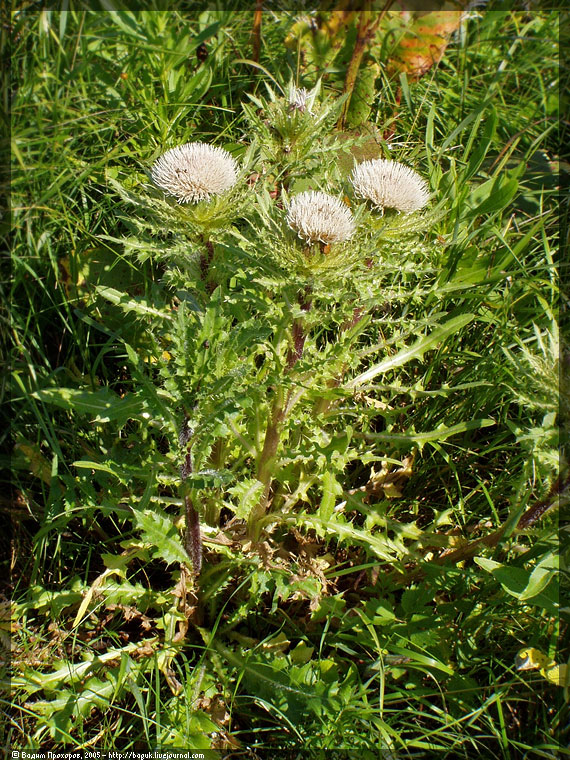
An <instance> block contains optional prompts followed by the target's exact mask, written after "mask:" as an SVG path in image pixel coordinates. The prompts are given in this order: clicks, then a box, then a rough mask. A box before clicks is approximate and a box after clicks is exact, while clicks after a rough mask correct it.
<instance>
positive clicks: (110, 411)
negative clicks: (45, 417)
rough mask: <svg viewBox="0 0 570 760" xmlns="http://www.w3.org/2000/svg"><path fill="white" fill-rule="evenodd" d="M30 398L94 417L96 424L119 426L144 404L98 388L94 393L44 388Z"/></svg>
mask: <svg viewBox="0 0 570 760" xmlns="http://www.w3.org/2000/svg"><path fill="white" fill-rule="evenodd" d="M32 396H33V397H34V398H36V399H38V400H39V401H43V402H44V404H53V405H54V406H58V407H60V408H61V409H66V410H68V411H74V412H77V413H78V414H91V415H94V416H95V418H96V420H97V421H98V422H109V421H111V420H116V421H117V422H118V423H119V424H124V423H125V422H126V421H127V420H128V419H129V418H131V417H136V416H137V415H139V414H140V413H141V412H142V410H143V409H144V402H143V401H142V399H140V398H139V397H138V396H134V395H132V394H127V395H126V396H125V397H124V398H119V396H117V394H116V393H113V391H112V390H110V389H109V388H99V389H98V390H96V391H82V390H79V389H77V388H44V389H43V390H40V391H35V392H34V393H32Z"/></svg>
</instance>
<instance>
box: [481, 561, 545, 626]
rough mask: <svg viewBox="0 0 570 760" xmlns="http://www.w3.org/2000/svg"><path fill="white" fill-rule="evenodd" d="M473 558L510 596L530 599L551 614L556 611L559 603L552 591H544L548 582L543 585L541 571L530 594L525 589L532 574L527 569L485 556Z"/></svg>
mask: <svg viewBox="0 0 570 760" xmlns="http://www.w3.org/2000/svg"><path fill="white" fill-rule="evenodd" d="M474 560H475V562H476V563H477V564H478V565H479V567H481V568H482V569H483V570H486V571H487V572H489V573H491V575H493V577H494V578H496V579H497V580H498V581H499V583H500V584H501V586H502V587H503V589H504V590H505V591H506V592H507V593H508V594H510V595H511V596H514V597H515V598H516V599H518V600H519V601H527V602H528V601H532V603H533V604H536V605H538V606H541V607H544V609H546V610H548V611H549V612H551V613H552V614H557V613H558V610H559V607H560V605H559V603H558V601H557V599H556V598H555V596H553V595H552V593H549V592H547V591H545V589H546V585H548V584H545V585H543V583H544V577H543V575H542V573H539V574H537V575H536V576H535V578H534V579H533V586H534V587H535V588H537V589H539V590H538V591H537V593H533V594H532V596H530V595H529V591H528V590H527V589H528V588H529V585H530V582H531V575H532V574H531V572H530V571H529V570H525V569H524V568H522V567H512V566H510V565H504V564H502V563H501V562H496V561H495V560H492V559H487V558H486V557H474ZM536 569H538V568H535V570H536ZM543 569H544V568H543ZM553 577H554V574H553V575H551V577H550V578H549V579H548V580H549V581H550V580H552V578H553Z"/></svg>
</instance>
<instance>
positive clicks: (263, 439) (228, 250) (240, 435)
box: [123, 86, 434, 575]
mask: <svg viewBox="0 0 570 760" xmlns="http://www.w3.org/2000/svg"><path fill="white" fill-rule="evenodd" d="M316 94H317V91H316V90H313V91H311V92H308V91H307V90H305V89H299V88H295V87H293V86H290V88H289V90H288V92H287V93H285V95H284V97H282V98H279V97H278V96H276V95H275V93H273V92H272V91H270V100H269V102H268V103H266V102H262V101H261V100H259V99H257V98H252V100H253V101H254V103H256V104H257V105H258V106H259V109H260V112H259V113H256V112H255V111H253V110H252V109H251V106H249V105H247V104H246V105H245V106H244V108H245V111H246V114H247V116H248V123H249V133H248V137H249V139H250V141H251V142H250V145H249V147H248V149H247V150H246V152H245V154H244V156H243V158H242V162H241V167H240V168H238V166H237V162H236V161H235V159H234V158H233V157H232V156H231V155H230V154H229V153H227V152H226V151H225V150H223V149H222V148H219V147H214V146H210V145H206V144H201V143H190V144H186V145H182V146H180V147H174V148H171V149H169V150H167V151H166V152H165V153H164V154H163V155H162V156H161V157H160V158H158V160H157V161H156V162H155V164H154V166H153V168H152V172H151V174H150V178H151V179H152V183H153V185H154V187H155V188H156V190H154V191H153V190H152V186H148V185H147V186H144V185H143V186H142V188H141V191H139V193H138V194H137V193H133V192H130V193H126V192H125V191H123V195H124V197H125V198H127V199H128V200H131V201H132V202H135V203H137V205H138V208H139V214H138V215H137V219H136V220H135V227H137V228H138V230H139V232H140V231H141V230H142V229H145V228H146V229H147V230H149V232H150V231H152V230H153V229H154V233H155V235H156V231H157V227H158V225H157V222H160V227H159V229H160V230H161V241H160V245H158V244H156V237H155V238H154V239H153V237H152V235H150V236H146V237H145V238H144V239H143V240H141V238H140V237H139V238H138V243H137V245H138V248H137V250H138V253H139V256H141V257H143V258H144V257H148V256H151V257H153V258H154V259H155V260H156V261H157V263H158V265H159V266H160V268H161V271H162V278H163V282H164V287H165V288H166V292H169V293H170V296H169V298H170V299H171V300H170V304H171V306H170V310H168V309H167V311H168V318H167V319H157V320H156V323H155V324H154V325H153V326H152V329H151V330H150V335H151V339H152V340H153V341H154V345H155V355H156V356H158V357H162V358H161V359H159V360H158V362H157V365H158V375H157V376H156V377H155V385H154V387H155V388H156V396H155V408H156V413H157V416H158V417H159V419H160V420H161V422H160V424H161V425H162V426H163V427H164V428H165V429H166V430H167V431H168V437H169V438H170V440H171V442H172V443H171V447H170V451H169V453H168V459H169V461H170V462H171V471H172V473H173V474H174V473H177V477H178V479H179V485H180V495H181V498H182V502H183V504H184V505H185V516H186V542H185V546H186V550H187V552H188V554H189V556H190V558H191V560H192V565H193V568H194V572H195V574H196V575H197V574H198V573H199V572H200V569H201V567H202V534H204V535H205V536H208V534H210V535H211V533H212V532H215V531H216V530H217V526H218V525H219V520H220V514H221V513H222V510H224V509H225V510H229V511H230V512H231V513H232V514H233V516H234V517H233V521H232V525H233V526H234V528H233V529H234V530H237V526H239V525H241V526H242V530H243V533H242V534H239V535H241V536H242V538H241V539H240V540H243V541H250V542H253V544H252V545H255V542H257V541H259V539H260V537H261V536H262V534H263V535H265V536H266V537H269V536H270V535H271V533H272V531H273V530H275V529H276V527H277V526H279V525H280V524H284V523H285V524H286V523H287V521H288V520H289V519H290V517H289V515H290V513H291V510H292V509H293V508H294V507H295V506H298V504H301V503H302V501H303V497H302V496H299V494H303V493H306V491H307V489H309V488H311V487H316V488H319V487H322V485H319V484H322V482H323V478H324V479H325V482H330V479H331V478H332V479H333V480H334V482H335V483H337V484H338V488H339V489H340V491H339V493H341V492H342V480H343V479H344V477H345V470H346V467H347V466H348V465H349V463H350V462H351V461H364V460H365V459H366V458H367V456H366V449H368V448H369V446H368V444H367V443H366V441H365V439H364V438H361V443H360V444H357V443H354V444H352V445H351V446H350V447H349V450H348V451H347V449H346V443H343V444H339V446H340V448H339V450H338V451H337V452H336V453H335V450H334V445H333V446H332V449H330V441H331V437H332V440H335V436H336V437H337V436H338V433H339V430H340V431H342V430H343V429H344V430H346V429H347V428H346V426H347V423H346V421H345V420H344V414H345V411H344V409H343V407H344V406H346V405H348V406H349V407H350V405H351V404H352V405H353V404H355V403H357V402H356V401H355V391H354V389H355V387H360V385H361V383H360V381H359V379H358V378H359V375H358V372H359V370H361V369H362V366H363V365H364V367H366V366H369V364H370V349H365V348H364V346H365V345H366V344H370V341H371V336H370V335H369V334H368V330H369V329H370V324H371V316H372V314H376V315H377V314H378V310H379V309H380V310H382V313H383V314H384V315H385V316H384V318H383V319H380V320H378V319H377V323H378V322H380V323H382V324H383V329H384V330H385V332H386V333H387V334H388V333H390V332H393V333H394V334H395V335H397V334H398V333H401V331H402V329H403V323H402V322H401V320H400V318H399V317H398V316H397V312H398V310H399V307H400V305H402V304H404V303H405V302H406V301H407V300H408V299H409V295H408V290H407V287H409V286H410V285H412V284H413V286H414V287H416V286H417V283H418V282H419V279H420V276H421V278H423V279H424V280H425V278H426V277H429V273H430V271H433V267H432V265H431V263H430V259H431V258H432V257H433V254H434V251H433V249H432V248H431V247H430V245H429V238H426V236H425V235H424V236H423V237H420V236H419V234H418V232H419V230H420V229H421V227H422V225H423V226H425V224H426V223H429V222H426V221H425V219H424V217H423V216H422V215H420V214H418V213H414V212H419V211H420V210H421V209H422V208H423V207H424V206H425V205H426V204H427V201H428V197H429V196H428V193H427V189H426V184H425V182H424V180H422V179H421V177H420V176H419V175H417V174H416V173H415V172H413V171H412V170H410V169H408V168H406V167H403V166H402V165H400V164H397V163H395V162H392V161H382V160H380V161H376V162H364V164H361V165H360V166H356V167H355V169H354V172H353V175H352V177H351V178H350V180H349V179H348V178H347V177H345V176H343V174H342V172H341V170H340V168H339V161H338V159H339V151H340V144H339V143H338V141H337V137H336V135H335V133H334V131H333V130H332V129H331V123H332V122H334V120H335V118H336V114H337V113H338V108H339V103H338V102H336V103H335V102H327V103H324V104H323V103H320V102H318V100H317V98H316ZM349 148H350V145H349V144H348V147H347V143H346V142H345V143H343V149H344V150H347V149H349ZM307 186H308V187H307ZM228 198H232V199H234V203H233V205H232V206H231V208H230V206H229V204H228ZM369 200H370V201H372V203H371V204H369V203H368V201H369ZM384 207H391V208H395V209H397V210H400V211H405V212H406V217H405V220H403V219H401V218H399V217H398V216H397V215H396V216H394V217H389V216H385V217H382V216H381V215H380V214H379V211H378V209H379V208H380V209H381V210H383V208H384ZM141 209H142V210H144V211H145V212H146V214H141V213H140V211H141ZM145 216H146V219H145ZM173 219H174V220H175V221H176V223H175V224H174V225H172V224H171V222H172V220H173ZM214 229H215V236H211V237H210V235H211V233H212V230H214ZM394 240H396V241H397V247H396V246H395V244H394ZM132 247H133V248H134V246H132ZM196 251H201V253H199V255H198V257H197V255H196ZM396 257H397V259H396ZM189 262H193V263H194V265H193V266H192V265H189ZM420 262H421V266H420ZM196 263H197V264H198V266H196ZM415 292H416V294H417V288H416V291H415ZM408 311H409V312H410V313H409V314H408V317H407V321H406V329H407V330H410V331H413V329H414V320H413V314H412V313H411V310H409V309H408ZM165 409H167V411H166V412H165ZM159 410H160V411H159ZM365 417H366V415H365ZM370 419H372V417H371V418H370ZM349 428H350V426H349ZM365 432H366V431H364V430H362V431H358V435H359V436H360V435H362V434H363V433H365ZM345 435H346V433H345ZM176 440H178V442H179V444H178V446H176V445H175V441H176ZM327 442H328V443H327ZM327 447H328V448H327ZM329 449H330V450H329ZM323 451H328V454H326V455H324V454H323ZM383 456H385V455H383ZM373 458H381V455H380V454H378V456H376V457H373ZM327 479H328V480H327ZM167 482H169V483H171V482H172V475H171V476H170V479H168V478H167ZM295 495H297V496H295ZM199 521H201V523H202V524H201V526H200V522H199Z"/></svg>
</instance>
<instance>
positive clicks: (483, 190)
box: [465, 175, 519, 219]
mask: <svg viewBox="0 0 570 760" xmlns="http://www.w3.org/2000/svg"><path fill="white" fill-rule="evenodd" d="M518 187H519V183H518V182H517V181H516V179H509V178H507V177H505V176H504V175H499V176H498V177H495V178H493V179H490V180H487V182H484V183H483V184H482V185H480V186H479V187H477V188H476V189H475V190H474V191H473V192H472V193H471V195H470V196H469V197H468V198H467V201H466V204H467V206H470V207H471V208H470V210H468V211H467V212H466V213H465V218H466V219H469V218H471V217H474V216H481V215H483V214H492V213H493V212H495V211H500V210H501V209H503V208H505V206H507V205H508V204H509V203H510V202H511V201H512V199H513V198H514V197H515V195H516V194H517V190H518Z"/></svg>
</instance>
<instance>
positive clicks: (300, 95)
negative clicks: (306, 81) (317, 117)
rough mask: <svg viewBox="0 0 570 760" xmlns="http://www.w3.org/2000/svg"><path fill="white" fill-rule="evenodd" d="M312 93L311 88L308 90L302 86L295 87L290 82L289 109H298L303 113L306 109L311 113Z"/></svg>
mask: <svg viewBox="0 0 570 760" xmlns="http://www.w3.org/2000/svg"><path fill="white" fill-rule="evenodd" d="M314 95H315V93H314V91H313V90H311V91H309V90H307V89H305V88H304V87H295V85H294V84H292V85H291V89H290V91H289V110H290V111H300V112H301V113H305V111H306V110H308V111H309V113H310V114H312V113H313V111H312V110H311V106H312V105H313V100H314Z"/></svg>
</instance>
